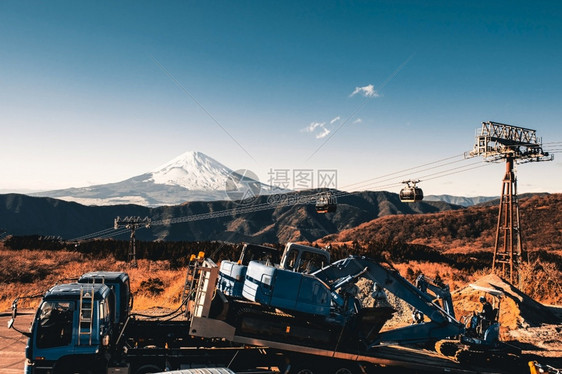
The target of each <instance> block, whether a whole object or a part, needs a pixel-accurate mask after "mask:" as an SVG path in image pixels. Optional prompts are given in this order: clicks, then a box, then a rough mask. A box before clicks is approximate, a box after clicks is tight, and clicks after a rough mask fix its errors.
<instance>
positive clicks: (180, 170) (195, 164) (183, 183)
mask: <svg viewBox="0 0 562 374" xmlns="http://www.w3.org/2000/svg"><path fill="white" fill-rule="evenodd" d="M248 187H251V191H250V192H251V194H253V195H257V194H260V193H263V194H266V193H272V191H273V190H272V188H271V187H270V186H266V185H264V184H262V183H260V182H259V181H258V180H257V176H255V174H253V173H251V172H249V171H247V170H239V171H232V170H231V169H230V168H228V167H226V166H224V165H223V164H221V163H220V162H218V161H217V160H215V159H213V158H211V157H209V156H207V155H206V154H204V153H201V152H185V153H183V154H181V155H179V156H178V157H176V158H174V159H173V160H171V161H169V162H167V163H165V164H164V165H162V166H160V167H159V168H157V169H155V170H153V171H150V172H147V173H144V174H141V175H137V176H135V177H132V178H129V179H126V180H124V181H121V182H116V183H108V184H103V185H97V186H90V187H84V188H68V189H64V190H56V191H45V192H38V193H34V194H33V196H48V197H54V198H59V199H62V200H67V201H75V202H78V203H82V204H86V205H115V204H139V205H146V206H160V205H175V204H181V203H184V202H186V201H215V200H228V199H230V200H239V199H242V198H246V196H245V192H248V191H247V190H248ZM275 191H276V193H277V192H278V190H275ZM239 195H240V196H239Z"/></svg>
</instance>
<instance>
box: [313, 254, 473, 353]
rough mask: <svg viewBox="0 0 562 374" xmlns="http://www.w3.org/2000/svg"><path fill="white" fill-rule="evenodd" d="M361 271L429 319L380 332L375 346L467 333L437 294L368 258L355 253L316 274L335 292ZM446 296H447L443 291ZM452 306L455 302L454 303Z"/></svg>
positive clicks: (372, 343) (422, 340)
mask: <svg viewBox="0 0 562 374" xmlns="http://www.w3.org/2000/svg"><path fill="white" fill-rule="evenodd" d="M358 274H360V275H361V276H362V277H365V278H368V279H370V280H372V281H374V282H377V284H378V285H380V286H381V287H383V288H385V289H386V290H387V291H389V292H390V293H392V294H394V295H395V296H396V297H398V298H400V299H402V300H404V301H405V302H406V303H408V304H409V305H411V306H412V307H413V308H414V309H415V310H418V311H420V312H422V313H423V314H424V315H426V316H427V317H428V318H429V321H427V322H422V323H418V324H413V325H410V326H406V327H403V328H398V329H393V330H389V331H385V332H383V333H380V334H379V335H378V337H377V339H375V340H374V341H373V342H371V346H374V345H376V344H379V343H381V342H396V343H403V344H409V343H423V342H427V341H430V340H434V339H435V340H436V339H442V338H445V337H449V336H456V335H459V334H461V333H463V332H464V325H463V324H462V323H460V322H459V321H457V320H456V319H455V317H454V316H453V315H452V314H451V313H449V312H448V311H447V310H445V309H443V308H442V307H441V306H440V305H438V304H437V303H436V302H434V297H433V296H432V295H430V294H429V293H427V292H425V291H423V290H421V289H418V288H417V287H416V286H414V285H413V284H411V283H410V282H408V281H407V280H406V279H405V278H404V277H402V276H401V275H400V274H399V273H398V271H396V270H395V269H392V268H388V267H385V266H383V265H381V264H379V263H377V262H375V261H374V260H371V259H369V258H366V257H359V256H352V257H348V258H346V259H343V260H339V261H336V262H334V263H332V264H331V265H329V266H327V267H325V268H323V269H321V270H318V271H317V272H315V273H313V274H312V275H313V276H315V277H316V278H318V279H320V280H321V281H323V282H324V283H326V284H327V285H329V287H330V289H331V291H332V292H334V291H336V289H337V288H338V287H341V285H342V283H345V281H344V280H346V279H351V278H353V277H354V276H356V275H358ZM442 296H443V297H444V296H445V295H444V294H442ZM451 305H452V304H451Z"/></svg>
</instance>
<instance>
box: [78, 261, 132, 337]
mask: <svg viewBox="0 0 562 374" xmlns="http://www.w3.org/2000/svg"><path fill="white" fill-rule="evenodd" d="M78 283H103V284H105V285H106V286H108V287H109V288H111V289H112V290H113V293H114V294H115V309H114V312H115V316H114V321H115V324H116V325H123V324H124V323H125V322H126V320H127V317H128V316H129V313H130V311H131V309H132V308H133V295H132V293H131V285H130V280H129V275H128V274H127V273H122V272H117V271H93V272H90V273H85V274H83V275H82V276H81V277H80V278H79V279H78ZM116 327H117V326H116Z"/></svg>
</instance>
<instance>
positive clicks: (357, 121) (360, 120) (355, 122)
mask: <svg viewBox="0 0 562 374" xmlns="http://www.w3.org/2000/svg"><path fill="white" fill-rule="evenodd" d="M361 122H363V119H361V118H357V119H356V120H355V121H353V124H354V125H355V124H358V123H361Z"/></svg>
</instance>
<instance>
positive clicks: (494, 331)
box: [465, 284, 504, 345]
mask: <svg viewBox="0 0 562 374" xmlns="http://www.w3.org/2000/svg"><path fill="white" fill-rule="evenodd" d="M470 286H471V287H472V288H474V289H476V290H479V291H482V292H483V293H484V294H483V295H481V296H480V297H479V301H480V302H481V303H482V309H481V311H479V312H476V311H474V312H473V313H472V315H471V316H468V317H465V324H466V337H467V338H472V339H476V341H479V342H480V343H481V344H485V345H494V344H496V343H497V342H498V341H499V330H500V323H499V321H498V317H499V313H500V304H501V299H502V298H503V297H504V293H503V292H502V291H499V290H495V289H491V288H486V287H481V286H477V285H475V284H471V285H470ZM488 295H489V296H491V297H492V299H493V300H492V304H490V303H489V301H488V297H487V296H488Z"/></svg>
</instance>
